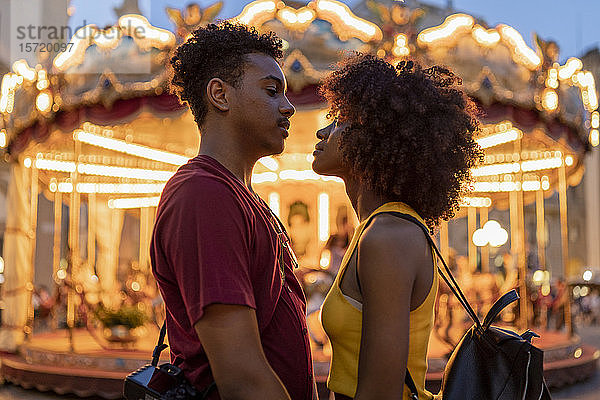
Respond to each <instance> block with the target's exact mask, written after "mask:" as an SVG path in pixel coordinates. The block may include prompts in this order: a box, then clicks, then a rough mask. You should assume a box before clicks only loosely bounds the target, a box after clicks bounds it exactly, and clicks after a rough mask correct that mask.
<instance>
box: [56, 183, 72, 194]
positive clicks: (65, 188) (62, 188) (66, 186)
mask: <svg viewBox="0 0 600 400" xmlns="http://www.w3.org/2000/svg"><path fill="white" fill-rule="evenodd" d="M58 191H59V192H60V193H71V192H73V184H72V183H71V182H59V184H58Z"/></svg>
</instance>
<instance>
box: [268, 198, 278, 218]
mask: <svg viewBox="0 0 600 400" xmlns="http://www.w3.org/2000/svg"><path fill="white" fill-rule="evenodd" d="M269 208H270V209H271V210H272V211H273V214H275V215H277V217H279V214H280V204H279V193H277V192H273V193H270V194H269Z"/></svg>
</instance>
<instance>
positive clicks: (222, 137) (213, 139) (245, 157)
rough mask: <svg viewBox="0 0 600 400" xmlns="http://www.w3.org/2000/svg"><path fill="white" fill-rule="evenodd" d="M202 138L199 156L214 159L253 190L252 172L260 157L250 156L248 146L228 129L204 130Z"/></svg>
mask: <svg viewBox="0 0 600 400" xmlns="http://www.w3.org/2000/svg"><path fill="white" fill-rule="evenodd" d="M201 136H202V137H201V140H200V149H199V151H198V155H207V156H210V157H212V158H214V159H215V160H217V161H218V162H219V163H221V164H222V165H223V166H224V167H225V168H227V169H228V170H229V171H230V172H231V173H232V174H233V175H235V177H236V178H238V179H239V180H240V181H241V182H242V183H243V184H244V185H245V186H246V187H248V189H250V190H252V186H251V182H252V170H253V169H254V164H256V162H257V161H258V158H259V157H256V156H254V155H252V154H249V152H248V146H247V145H246V144H244V143H241V142H240V141H239V140H238V139H237V138H236V137H235V136H234V135H231V134H230V131H228V130H227V129H225V130H222V129H220V130H219V131H216V130H213V129H210V128H208V129H203V131H202V135H201Z"/></svg>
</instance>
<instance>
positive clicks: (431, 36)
mask: <svg viewBox="0 0 600 400" xmlns="http://www.w3.org/2000/svg"><path fill="white" fill-rule="evenodd" d="M474 21H475V20H474V19H473V17H471V16H470V15H466V14H454V15H450V16H449V17H448V18H446V20H445V21H444V22H443V23H442V24H441V25H440V26H436V27H433V28H428V29H424V30H423V31H422V32H421V33H419V35H418V36H417V40H418V41H419V42H420V43H422V44H425V45H429V44H431V43H433V42H435V41H438V40H443V39H447V38H449V37H451V36H453V35H455V34H456V32H457V31H459V30H466V29H470V28H471V27H472V26H473V23H474Z"/></svg>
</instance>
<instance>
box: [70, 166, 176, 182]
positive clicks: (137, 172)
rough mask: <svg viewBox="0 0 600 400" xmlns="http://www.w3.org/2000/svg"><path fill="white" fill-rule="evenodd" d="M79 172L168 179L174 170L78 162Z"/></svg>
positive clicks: (119, 176) (134, 177) (133, 177)
mask: <svg viewBox="0 0 600 400" xmlns="http://www.w3.org/2000/svg"><path fill="white" fill-rule="evenodd" d="M77 172H79V173H80V174H85V175H99V176H111V177H117V178H132V179H147V180H155V181H168V180H169V179H170V178H171V177H172V176H173V174H174V173H175V172H174V171H157V170H151V169H143V168H125V167H114V166H110V165H100V164H78V165H77Z"/></svg>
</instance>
